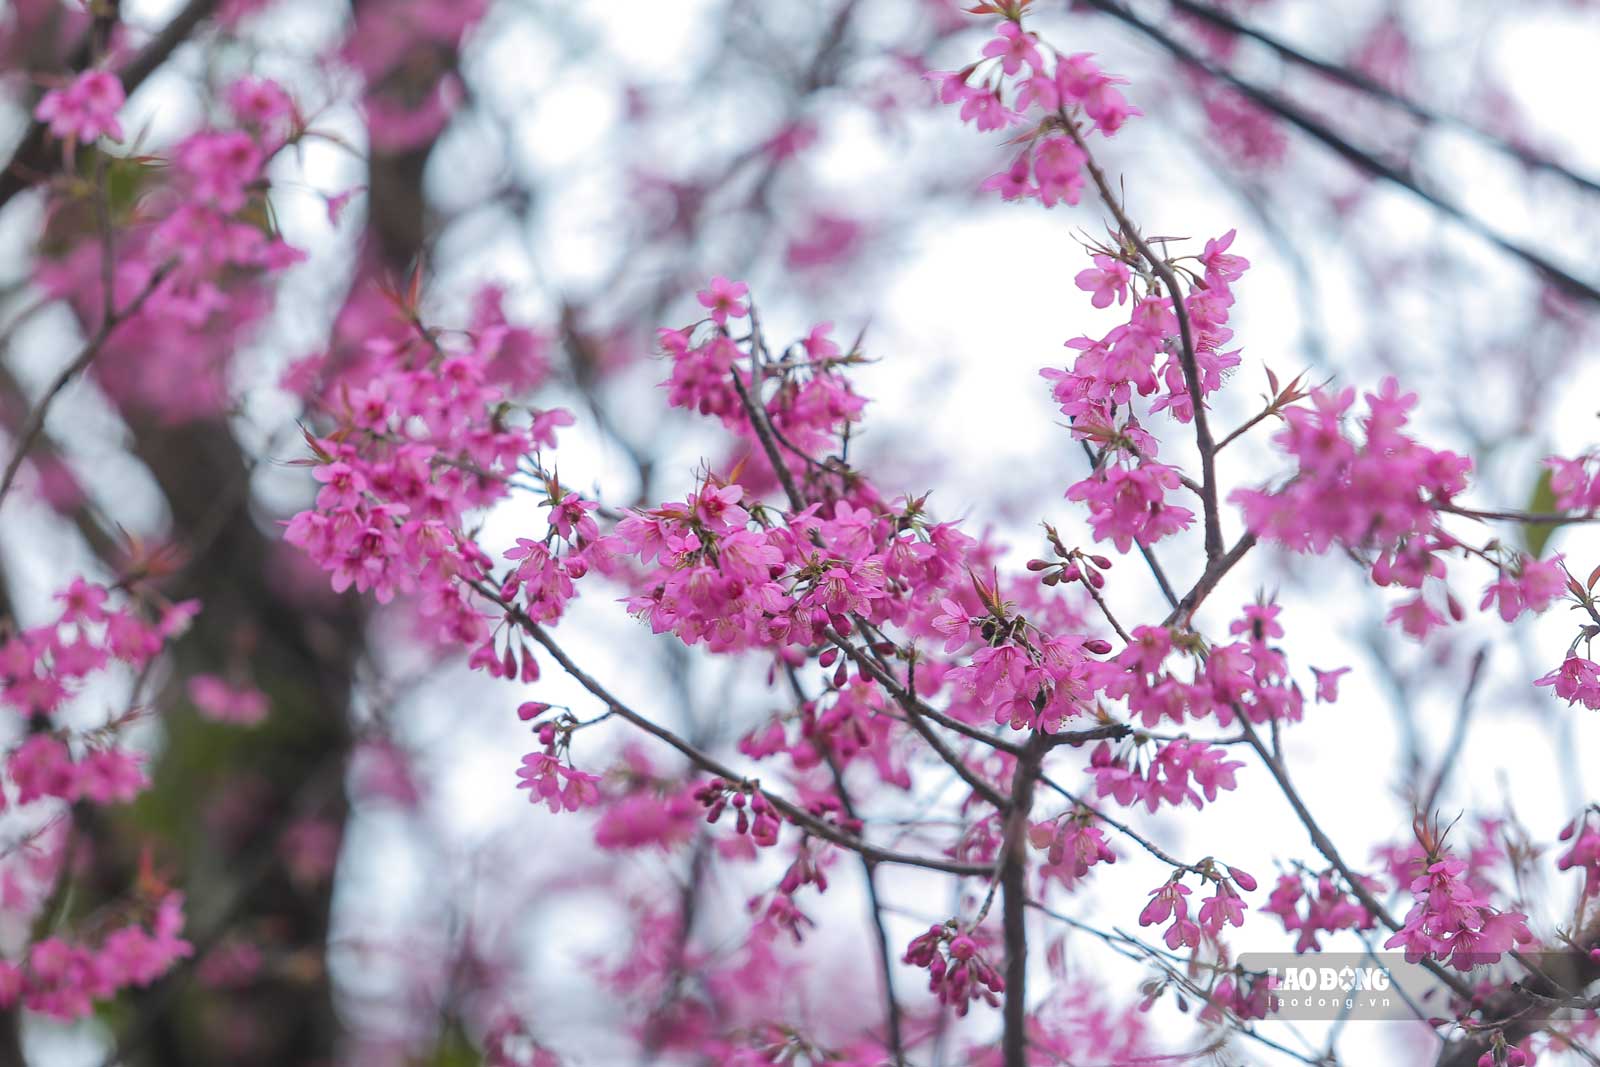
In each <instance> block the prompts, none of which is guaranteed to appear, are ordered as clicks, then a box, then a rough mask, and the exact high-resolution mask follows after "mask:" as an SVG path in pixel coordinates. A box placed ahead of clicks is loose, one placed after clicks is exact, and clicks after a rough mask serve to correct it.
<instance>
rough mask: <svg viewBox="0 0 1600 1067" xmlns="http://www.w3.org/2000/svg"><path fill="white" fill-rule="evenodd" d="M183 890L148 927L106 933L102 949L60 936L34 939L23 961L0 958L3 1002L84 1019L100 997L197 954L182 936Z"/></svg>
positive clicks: (142, 982)
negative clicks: (14, 961)
mask: <svg viewBox="0 0 1600 1067" xmlns="http://www.w3.org/2000/svg"><path fill="white" fill-rule="evenodd" d="M182 929H183V894H181V893H167V894H166V895H165V896H163V897H162V898H161V900H160V902H159V903H158V904H157V905H156V908H155V915H154V918H153V920H152V922H151V925H150V928H149V929H148V930H147V929H145V927H144V926H143V925H141V924H139V923H130V924H128V925H126V926H122V927H119V928H117V929H115V930H113V931H112V932H111V933H109V934H107V935H106V937H105V939H104V940H103V941H102V942H101V943H100V946H99V947H98V948H91V947H89V946H87V945H82V944H72V943H71V942H68V941H65V940H63V939H61V938H59V937H48V938H44V939H43V940H40V941H35V942H34V943H33V945H32V946H30V947H29V949H28V956H27V959H26V960H25V961H24V962H22V963H20V964H17V963H8V962H3V961H0V1005H3V1006H5V1007H10V1006H12V1005H14V1004H17V1003H21V1004H22V1005H23V1006H24V1007H26V1008H27V1009H28V1010H29V1011H36V1012H39V1013H41V1014H43V1015H49V1016H52V1017H54V1018H57V1019H81V1018H83V1017H85V1016H87V1015H89V1014H90V1013H91V1012H92V1011H93V1010H94V1006H95V1002H96V1001H103V1000H107V999H109V998H111V997H113V996H115V995H116V994H117V993H118V992H119V991H120V990H122V989H125V988H127V987H130V986H147V985H149V984H150V983H151V982H153V981H155V980H156V979H157V978H160V977H161V976H162V975H163V974H165V973H166V972H167V971H168V970H169V969H170V968H171V967H172V965H173V964H174V963H176V962H177V961H179V960H181V959H185V958H187V957H188V956H190V955H191V954H193V951H194V949H193V946H191V945H190V944H189V942H187V941H185V940H183V939H182V938H181V937H179V936H178V935H179V932H180V931H181V930H182Z"/></svg>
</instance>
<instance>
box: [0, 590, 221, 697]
mask: <svg viewBox="0 0 1600 1067" xmlns="http://www.w3.org/2000/svg"><path fill="white" fill-rule="evenodd" d="M56 600H57V602H59V603H60V604H61V606H62V607H61V612H60V614H59V615H58V616H57V618H56V619H55V621H53V622H51V623H47V624H44V625H40V626H32V627H28V628H26V629H23V630H19V631H17V632H16V633H14V634H12V635H11V636H9V637H8V638H6V640H5V641H4V642H3V643H0V705H4V706H6V707H10V708H12V709H14V710H15V711H17V712H18V713H20V714H21V715H23V716H25V717H26V716H33V715H53V714H55V713H56V712H57V711H59V710H60V709H61V708H62V707H63V706H64V705H65V704H66V703H67V702H68V701H70V700H71V699H72V698H73V696H74V695H75V694H77V693H78V692H79V690H80V689H82V688H83V686H84V684H85V683H86V681H87V680H88V679H89V677H90V676H91V675H94V674H96V673H98V672H101V671H104V670H107V669H108V668H110V667H111V666H112V665H113V664H122V665H124V666H126V667H128V668H130V669H134V670H138V669H140V668H143V667H145V666H146V665H147V664H149V663H150V661H151V660H152V659H154V658H155V657H156V656H157V655H158V654H159V653H160V652H161V649H162V647H163V646H164V645H165V644H166V642H167V641H168V640H169V639H171V638H172V637H174V636H176V635H177V634H179V633H181V632H183V630H184V629H186V628H187V627H188V625H189V622H190V620H191V619H193V618H194V615H195V613H196V612H197V611H198V610H199V605H198V604H196V603H195V602H193V601H186V602H184V603H181V604H152V605H149V606H146V605H143V604H141V603H139V602H138V601H135V600H132V599H131V598H122V597H118V598H116V599H115V600H114V599H113V597H112V590H111V589H109V588H108V587H106V586H104V585H98V584H95V583H92V582H88V581H85V580H84V579H82V578H78V579H75V580H74V581H73V583H72V584H71V585H70V586H68V587H67V588H66V589H65V590H64V591H62V592H60V593H58V594H57V595H56ZM124 600H125V602H123V603H120V604H119V603H118V602H119V601H124Z"/></svg>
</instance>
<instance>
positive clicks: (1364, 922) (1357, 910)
mask: <svg viewBox="0 0 1600 1067" xmlns="http://www.w3.org/2000/svg"><path fill="white" fill-rule="evenodd" d="M1376 885H1377V883H1376V880H1369V884H1368V888H1373V887H1375V886H1376ZM1261 910H1262V911H1264V912H1266V913H1267V914H1269V915H1276V916H1277V917H1278V918H1279V919H1281V920H1283V928H1284V930H1286V931H1288V932H1289V933H1292V934H1293V933H1297V934H1299V938H1298V939H1297V940H1296V941H1295V945H1294V950H1295V951H1296V952H1320V951H1322V940H1321V935H1323V934H1332V933H1337V932H1338V931H1340V930H1370V929H1372V928H1373V926H1375V925H1376V923H1377V920H1376V919H1375V918H1373V916H1372V914H1371V913H1370V912H1368V911H1367V909H1366V908H1364V907H1362V906H1361V904H1360V903H1359V902H1358V901H1357V900H1356V899H1355V898H1354V897H1353V896H1351V895H1350V894H1349V893H1347V892H1345V891H1344V890H1342V889H1341V888H1340V887H1339V885H1338V884H1337V882H1336V881H1335V876H1334V873H1333V872H1332V871H1324V872H1323V873H1321V874H1319V875H1317V877H1316V881H1315V883H1314V888H1313V890H1311V891H1309V892H1308V891H1307V889H1306V880H1305V876H1304V874H1302V873H1300V872H1296V873H1293V874H1284V875H1280V876H1279V877H1278V884H1277V885H1276V886H1275V887H1273V890H1272V892H1271V893H1270V894H1268V896H1267V902H1266V904H1264V905H1262V908H1261Z"/></svg>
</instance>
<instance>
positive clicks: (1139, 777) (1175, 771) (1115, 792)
mask: <svg viewBox="0 0 1600 1067" xmlns="http://www.w3.org/2000/svg"><path fill="white" fill-rule="evenodd" d="M1243 766H1244V763H1243V762H1242V761H1240V760H1230V759H1228V758H1227V754H1226V753H1225V752H1224V751H1223V750H1222V749H1220V748H1217V747H1215V746H1213V745H1209V744H1206V743H1205V742H1203V741H1185V740H1177V741H1168V742H1167V743H1165V744H1163V745H1162V746H1161V747H1160V748H1159V749H1158V750H1157V751H1156V754H1155V755H1154V756H1151V757H1150V758H1149V759H1148V760H1145V759H1144V753H1143V748H1142V746H1139V745H1137V744H1135V745H1133V746H1127V747H1125V748H1124V750H1123V751H1122V752H1120V753H1118V752H1113V750H1112V747H1111V744H1110V742H1108V741H1102V742H1100V743H1099V745H1097V746H1095V750H1094V754H1093V755H1092V756H1091V757H1090V759H1089V773H1090V774H1092V775H1093V776H1094V780H1095V789H1096V791H1097V792H1098V793H1099V795H1100V796H1102V797H1111V798H1112V799H1113V800H1115V801H1116V802H1117V803H1118V804H1121V805H1123V806H1124V807H1132V806H1133V805H1135V804H1143V805H1144V806H1145V807H1146V808H1147V809H1148V810H1150V811H1152V812H1153V811H1155V810H1156V809H1157V808H1159V807H1160V806H1161V805H1162V804H1167V805H1172V806H1175V805H1179V804H1182V803H1183V802H1184V801H1186V800H1187V801H1188V802H1189V803H1191V804H1193V805H1194V806H1195V807H1196V808H1197V809H1199V808H1204V807H1205V805H1206V801H1214V800H1216V799H1217V792H1218V791H1219V790H1230V789H1233V788H1235V783H1234V779H1233V775H1234V772H1235V771H1236V770H1238V769H1239V768H1240V767H1243ZM1197 789H1198V790H1199V792H1196V790H1197ZM1201 793H1204V794H1205V800H1201V799H1200V794H1201Z"/></svg>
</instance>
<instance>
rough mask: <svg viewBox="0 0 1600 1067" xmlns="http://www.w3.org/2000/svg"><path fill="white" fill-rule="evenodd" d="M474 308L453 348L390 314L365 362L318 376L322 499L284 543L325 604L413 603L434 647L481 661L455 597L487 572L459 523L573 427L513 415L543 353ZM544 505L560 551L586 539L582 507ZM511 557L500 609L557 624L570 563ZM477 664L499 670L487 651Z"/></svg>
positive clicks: (534, 554) (563, 495)
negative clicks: (470, 652)
mask: <svg viewBox="0 0 1600 1067" xmlns="http://www.w3.org/2000/svg"><path fill="white" fill-rule="evenodd" d="M486 305H487V310H485V305H484V304H480V315H479V318H478V319H477V320H476V321H475V327H476V328H475V329H474V330H472V331H470V332H469V339H468V340H467V342H465V343H463V344H459V345H448V344H447V343H446V342H445V341H443V340H441V338H440V337H439V336H438V335H437V334H436V333H435V332H433V331H431V330H428V329H424V328H422V327H421V326H418V325H416V324H415V320H414V319H408V318H407V317H406V315H405V314H404V313H403V311H402V310H401V309H400V308H392V309H391V314H390V316H389V319H388V322H387V323H386V330H385V332H384V334H383V335H382V336H381V337H375V338H372V339H370V340H369V341H368V344H367V349H366V352H365V353H364V358H362V359H361V360H360V361H359V362H356V363H354V364H351V365H339V364H337V363H335V364H333V365H323V366H321V367H319V368H317V370H319V371H320V373H321V375H322V376H323V378H324V379H325V382H324V387H325V389H326V391H327V392H326V395H327V400H326V402H325V403H326V404H327V407H328V414H329V415H330V416H331V417H333V418H334V419H336V420H337V423H338V428H337V429H336V430H335V431H333V432H331V433H328V434H325V435H324V436H322V437H320V438H315V439H312V440H311V444H312V446H313V448H314V450H315V452H316V465H315V468H314V470H313V474H314V475H315V477H316V479H317V481H318V482H320V483H321V485H322V488H321V490H320V491H319V492H318V494H317V500H316V506H315V507H314V508H311V509H308V510H306V511H302V512H300V513H299V514H297V515H295V516H294V518H293V519H292V520H291V521H290V522H289V525H288V530H287V532H286V535H285V536H286V538H287V539H288V540H289V542H290V543H291V544H294V545H296V546H297V547H299V548H301V549H302V550H304V551H305V552H307V553H308V554H309V555H310V556H311V557H312V559H314V560H315V561H316V562H317V563H318V564H319V565H320V566H321V567H322V568H323V569H324V570H325V571H328V572H329V573H330V574H331V576H332V584H333V588H334V589H335V590H338V591H343V590H345V589H348V588H351V587H354V588H355V589H356V590H358V591H361V592H368V591H370V592H371V593H372V594H373V595H374V596H375V597H376V598H377V599H378V600H379V601H380V602H388V601H389V600H392V599H393V598H394V597H395V596H396V595H397V594H407V595H411V596H414V597H415V598H416V600H417V603H418V604H419V606H420V607H421V614H422V615H423V616H424V617H425V618H428V619H429V620H431V622H432V625H433V627H434V630H435V632H436V633H437V634H438V635H439V636H440V637H441V638H447V639H448V640H450V641H451V642H453V643H455V642H459V643H467V644H469V645H470V646H472V647H474V648H488V645H487V642H486V638H487V636H488V626H487V625H486V623H485V621H484V619H483V616H482V614H481V612H480V611H479V609H477V608H476V607H473V606H471V604H470V603H469V601H468V599H467V594H466V592H465V591H464V589H463V587H462V585H461V583H462V582H464V581H466V582H471V581H481V580H484V579H485V578H486V577H487V576H488V574H489V570H490V561H489V560H488V559H487V557H486V556H485V555H484V553H483V552H482V550H481V549H479V548H478V546H477V545H476V543H475V542H473V541H472V540H471V539H470V538H469V537H467V536H466V535H465V532H464V524H465V521H466V518H467V516H469V515H470V514H472V513H474V512H475V511H477V510H478V509H481V508H484V507H486V506H488V505H489V504H491V503H493V502H495V501H497V500H500V499H503V498H504V497H505V496H507V495H508V493H509V492H510V482H511V481H512V480H513V479H514V478H516V477H517V476H518V475H519V474H522V473H529V469H528V464H529V463H530V462H535V461H536V457H537V455H538V453H539V450H540V449H549V448H551V447H553V446H554V445H555V432H556V430H557V428H558V427H561V426H566V425H571V423H572V416H571V415H570V414H568V413H567V412H565V411H563V410H560V409H556V410H551V411H542V410H539V409H535V408H525V407H518V406H517V405H516V404H515V403H514V401H513V397H512V395H511V391H512V389H513V388H518V387H521V386H522V385H523V384H524V383H526V382H527V380H528V379H529V378H530V377H532V378H534V379H535V380H537V377H538V376H539V375H540V374H542V371H543V367H544V363H543V356H542V349H541V348H540V347H539V346H538V345H537V344H527V343H524V342H523V341H522V340H519V334H518V333H517V331H516V329H515V328H512V327H508V326H506V325H505V323H504V320H503V318H501V317H500V316H499V310H498V302H497V301H496V300H494V299H493V294H490V298H489V300H488V301H487V302H486ZM528 340H531V338H528ZM508 353H513V354H514V356H513V358H511V359H507V358H506V356H507V354H508ZM357 382H359V384H356V383H357ZM548 491H549V493H550V495H551V497H552V501H553V503H554V505H555V512H556V515H555V518H556V521H557V522H560V523H562V524H563V525H565V527H566V530H567V534H566V537H567V539H569V540H571V541H573V542H577V541H580V540H582V539H584V538H585V535H586V534H590V533H592V532H593V531H594V527H593V526H592V524H590V523H587V522H584V521H582V519H583V512H584V511H585V509H584V508H583V507H582V504H581V502H579V501H576V500H569V499H568V497H569V494H568V493H567V492H565V491H560V490H558V488H557V487H555V486H554V485H553V483H551V484H550V485H549V487H548ZM574 519H575V520H576V521H574ZM557 534H558V527H557V526H556V525H554V524H553V525H552V536H555V535H557ZM511 552H512V553H515V554H514V555H511V554H508V555H509V556H510V558H512V559H515V560H518V561H519V566H518V568H517V570H516V571H515V573H514V574H513V576H512V577H511V579H509V581H508V584H507V586H506V587H505V589H504V590H503V592H504V595H506V596H507V597H511V596H515V595H516V594H517V593H518V592H519V591H520V592H521V593H522V594H523V597H524V602H525V603H526V604H527V606H528V610H529V611H530V612H531V613H533V615H534V616H535V617H536V618H538V619H541V620H544V621H549V620H552V619H554V618H557V617H559V615H560V611H561V605H562V603H564V601H565V600H566V599H567V598H568V597H570V596H571V587H570V581H571V579H572V578H573V577H578V576H581V574H582V573H584V570H585V568H584V567H583V565H582V563H581V557H580V556H578V555H569V556H565V557H558V556H557V555H556V554H555V553H553V552H552V551H551V545H550V544H548V543H546V542H539V541H531V540H524V541H521V542H519V547H518V548H516V549H512V550H511ZM507 655H508V656H509V655H510V652H509V651H508V652H507ZM488 658H489V659H490V660H492V661H493V662H494V663H496V664H498V663H500V662H501V657H500V656H499V655H497V654H495V653H494V652H493V650H492V649H488ZM512 673H515V671H513V672H512Z"/></svg>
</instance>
